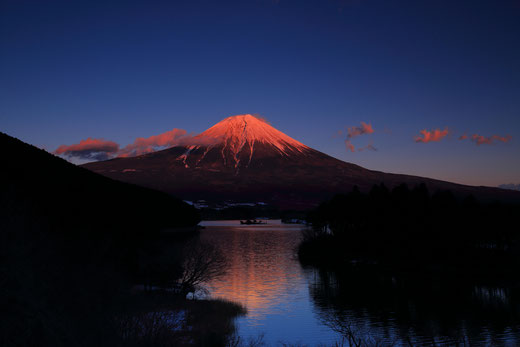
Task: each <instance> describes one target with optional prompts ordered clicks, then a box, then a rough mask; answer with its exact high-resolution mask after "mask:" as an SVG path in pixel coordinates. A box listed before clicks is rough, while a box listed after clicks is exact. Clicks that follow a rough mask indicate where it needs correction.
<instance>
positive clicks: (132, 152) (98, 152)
mask: <svg viewBox="0 0 520 347" xmlns="http://www.w3.org/2000/svg"><path fill="white" fill-rule="evenodd" d="M219 140H220V139H219V138H209V137H207V136H201V135H197V136H193V135H191V134H188V133H187V132H186V130H184V129H177V128H174V129H172V130H169V131H167V132H164V133H162V134H159V135H153V136H150V137H146V138H145V137H138V138H137V139H135V141H134V142H133V143H131V144H129V145H126V146H125V147H123V148H120V146H119V144H117V143H116V142H113V141H106V140H103V139H93V138H90V137H89V138H88V139H86V140H81V141H80V142H79V143H78V144H73V145H70V146H67V145H62V146H60V147H58V149H56V150H55V151H54V154H58V155H63V156H66V157H68V158H75V159H82V160H107V159H112V158H115V157H121V158H125V157H135V156H138V155H142V154H146V153H152V152H155V151H158V150H162V149H167V148H170V147H174V146H190V145H195V146H209V145H213V144H215V143H218V141H219Z"/></svg>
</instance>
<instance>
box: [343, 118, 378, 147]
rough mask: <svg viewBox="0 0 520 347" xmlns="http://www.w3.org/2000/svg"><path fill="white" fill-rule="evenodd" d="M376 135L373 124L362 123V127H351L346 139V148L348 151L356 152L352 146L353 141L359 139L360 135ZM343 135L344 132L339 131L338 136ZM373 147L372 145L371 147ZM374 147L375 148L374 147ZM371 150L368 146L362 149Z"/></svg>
mask: <svg viewBox="0 0 520 347" xmlns="http://www.w3.org/2000/svg"><path fill="white" fill-rule="evenodd" d="M372 133H374V128H372V124H370V123H365V122H361V126H358V127H357V126H355V127H350V128H348V129H347V138H346V139H345V146H346V148H347V151H351V152H355V150H356V148H355V146H354V145H353V144H352V139H353V138H355V137H358V136H360V135H366V134H372ZM340 134H342V131H341V130H340V131H338V135H340ZM369 146H371V145H369ZM372 147H373V146H372ZM364 149H369V148H368V146H367V147H365V148H363V149H361V150H364Z"/></svg>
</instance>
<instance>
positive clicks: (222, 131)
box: [84, 115, 520, 208]
mask: <svg viewBox="0 0 520 347" xmlns="http://www.w3.org/2000/svg"><path fill="white" fill-rule="evenodd" d="M84 167H86V168H88V169H90V170H92V171H94V172H97V173H100V174H103V175H105V176H109V177H111V178H114V179H118V180H121V181H125V182H131V183H135V184H139V185H142V186H146V187H150V188H154V189H158V190H161V191H165V192H168V193H171V194H174V195H176V196H178V197H181V198H183V199H190V200H193V199H205V200H215V201H222V200H226V199H231V200H236V201H264V202H269V203H273V204H275V205H278V206H281V207H286V208H304V207H309V206H312V205H315V204H317V203H319V202H321V201H323V200H324V199H326V198H329V197H331V196H332V195H334V194H335V193H340V192H348V191H350V190H351V189H352V187H353V186H355V185H357V186H358V187H359V188H360V189H361V190H368V189H370V187H372V186H373V185H374V184H379V183H381V182H384V183H385V184H386V185H387V186H389V187H392V186H395V185H397V184H400V183H407V184H408V185H410V186H413V185H416V184H419V183H422V182H424V183H425V184H426V185H427V186H428V188H429V189H431V190H437V189H451V190H453V191H455V192H457V193H459V194H469V193H472V194H474V195H476V196H477V197H480V198H484V199H490V198H499V199H515V198H516V199H518V196H520V194H512V193H511V192H510V191H506V190H501V189H498V188H487V187H471V186H464V185H458V184H454V183H449V182H443V181H438V180H432V179H427V178H422V177H416V176H407V175H396V174H387V173H383V172H379V171H372V170H367V169H365V168H362V167H360V166H357V165H354V164H351V163H347V162H343V161H341V160H338V159H335V158H332V157H330V156H328V155H326V154H324V153H321V152H319V151H316V150H314V149H312V148H310V147H307V146H306V145H304V144H302V143H301V142H298V141H296V140H294V139H292V138H291V137H289V136H287V135H285V134H284V133H282V132H280V131H278V130H277V129H275V128H273V127H272V126H271V125H269V124H268V123H267V122H265V121H263V120H261V119H259V118H256V117H254V116H251V115H239V116H233V117H229V118H226V119H224V120H223V121H221V122H219V123H217V124H216V125H214V126H213V127H211V128H209V129H208V130H206V131H205V132H203V133H201V134H200V135H197V136H195V137H194V139H193V145H189V146H177V147H172V148H169V149H166V150H162V151H158V152H154V153H149V154H145V155H141V156H137V157H130V158H117V159H112V160H108V161H102V162H94V163H88V164H85V165H84Z"/></svg>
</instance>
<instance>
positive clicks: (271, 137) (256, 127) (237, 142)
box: [197, 114, 309, 154]
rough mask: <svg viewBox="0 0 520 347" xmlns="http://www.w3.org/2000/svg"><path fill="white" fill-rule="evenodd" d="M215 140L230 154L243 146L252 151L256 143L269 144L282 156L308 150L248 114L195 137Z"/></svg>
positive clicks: (213, 127) (228, 119)
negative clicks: (291, 151) (228, 150)
mask: <svg viewBox="0 0 520 347" xmlns="http://www.w3.org/2000/svg"><path fill="white" fill-rule="evenodd" d="M199 136H200V137H201V138H210V139H215V140H216V141H218V142H220V143H222V144H224V146H226V147H229V148H230V149H231V151H232V152H234V153H238V152H240V151H241V150H242V148H243V147H244V146H246V145H247V146H248V147H250V149H251V152H252V149H253V147H254V145H255V143H257V142H261V143H264V144H270V145H272V146H274V147H276V148H277V149H278V150H279V151H280V152H281V153H282V154H288V151H289V150H293V151H294V150H297V151H300V152H301V151H302V150H304V149H308V148H309V147H307V146H305V145H304V144H303V143H301V142H298V141H296V140H295V139H293V138H291V137H289V136H287V135H285V134H284V133H282V132H281V131H278V130H276V129H275V128H273V127H272V126H271V125H269V124H268V123H267V122H266V121H265V120H263V119H260V118H258V117H255V116H253V115H250V114H241V115H237V116H231V117H228V118H226V119H224V120H222V121H220V122H219V123H217V124H215V125H214V126H212V127H211V128H209V129H208V130H206V131H204V132H203V133H201V134H200V135H198V136H197V137H199Z"/></svg>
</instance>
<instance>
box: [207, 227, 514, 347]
mask: <svg viewBox="0 0 520 347" xmlns="http://www.w3.org/2000/svg"><path fill="white" fill-rule="evenodd" d="M206 225H207V228H206V229H205V230H204V231H203V232H202V233H201V238H202V239H205V240H207V241H210V242H213V243H215V244H217V245H219V246H220V247H221V248H222V250H223V251H224V252H225V254H226V256H227V257H228V259H229V262H230V268H229V272H228V274H227V275H226V276H225V277H223V278H221V279H219V280H216V281H213V282H211V283H209V285H210V289H211V294H212V296H215V297H221V298H225V299H228V300H231V301H235V302H239V303H241V304H243V305H245V306H246V307H247V309H248V314H247V316H246V317H242V318H239V320H238V322H237V326H238V333H239V334H240V335H241V336H243V337H250V336H257V335H258V334H260V333H265V341H266V342H267V343H268V344H270V345H271V344H277V343H278V342H280V341H282V342H288V343H298V342H300V343H303V344H305V345H308V346H314V345H317V344H320V343H321V344H325V345H332V344H333V343H334V342H336V341H340V340H341V338H342V336H345V335H348V334H354V335H355V336H356V337H357V338H363V339H368V338H371V339H372V340H371V341H372V342H378V343H380V344H381V343H382V344H396V345H409V344H410V343H411V344H414V345H432V344H435V345H443V344H445V345H454V344H461V345H463V344H466V345H468V344H469V345H518V344H519V343H520V295H519V294H520V292H519V288H518V287H517V286H515V285H512V284H511V283H507V282H505V281H504V280H503V279H497V278H495V279H491V278H486V279H481V280H480V281H474V280H471V279H469V278H464V277H461V276H458V275H448V274H445V275H442V276H439V275H436V276H433V275H432V274H423V275H422V276H417V275H416V274H415V275H413V276H412V275H411V274H402V273H399V274H397V273H392V272H390V271H383V270H381V269H377V268H374V267H369V266H363V265H360V264H358V265H356V266H353V265H348V264H342V265H341V267H340V269H341V271H337V270H333V269H316V268H313V267H306V268H302V266H301V265H300V263H299V261H298V260H297V259H296V257H295V248H296V247H297V245H298V242H299V238H300V233H301V228H302V227H301V226H298V225H282V224H280V223H279V222H278V223H275V222H273V221H270V223H269V224H268V225H255V226H240V224H239V222H238V221H231V222H215V223H207V224H206Z"/></svg>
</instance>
